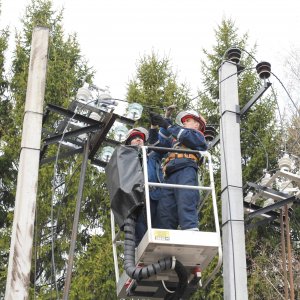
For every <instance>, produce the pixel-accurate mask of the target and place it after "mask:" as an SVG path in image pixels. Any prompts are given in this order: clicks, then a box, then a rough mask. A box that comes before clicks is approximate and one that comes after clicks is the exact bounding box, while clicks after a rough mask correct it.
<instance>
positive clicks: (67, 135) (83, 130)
mask: <svg viewBox="0 0 300 300" xmlns="http://www.w3.org/2000/svg"><path fill="white" fill-rule="evenodd" d="M101 127H102V124H100V123H99V122H98V124H94V125H90V126H87V127H82V128H79V129H75V130H72V131H68V132H65V133H62V134H58V135H54V136H52V137H49V138H46V139H44V145H50V144H55V143H57V142H59V141H62V138H64V139H63V140H65V139H69V138H70V137H75V136H79V135H81V134H84V133H87V132H92V131H96V130H98V129H100V128H101ZM69 141H71V140H69ZM75 144H76V143H75Z"/></svg>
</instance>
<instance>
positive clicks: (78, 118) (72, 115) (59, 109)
mask: <svg viewBox="0 0 300 300" xmlns="http://www.w3.org/2000/svg"><path fill="white" fill-rule="evenodd" d="M47 109H48V110H51V111H53V112H56V113H59V114H61V115H64V116H66V117H68V118H70V119H74V120H76V121H79V122H83V123H87V124H90V125H95V124H99V121H97V120H94V119H91V118H89V117H86V116H83V115H81V114H78V113H74V111H71V110H68V109H65V108H63V107H60V106H57V105H54V104H48V105H47Z"/></svg>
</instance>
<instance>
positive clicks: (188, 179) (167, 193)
mask: <svg viewBox="0 0 300 300" xmlns="http://www.w3.org/2000/svg"><path fill="white" fill-rule="evenodd" d="M165 183H170V184H181V185H194V186H197V185H198V177H197V170H196V169H195V168H194V167H191V166H188V167H185V168H182V169H179V170H177V171H175V172H173V173H171V174H169V175H168V176H167V177H166V178H165ZM199 201H200V195H199V190H191V189H182V188H181V189H178V188H163V189H162V198H161V199H160V201H159V204H158V208H157V213H158V216H159V217H158V226H159V228H164V229H177V227H178V225H180V228H181V229H183V230H184V229H191V228H198V211H197V207H198V205H199Z"/></svg>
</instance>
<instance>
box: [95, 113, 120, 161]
mask: <svg viewBox="0 0 300 300" xmlns="http://www.w3.org/2000/svg"><path fill="white" fill-rule="evenodd" d="M117 117H118V116H117V115H116V114H114V113H108V114H107V115H106V116H105V118H104V120H103V123H104V126H103V127H102V128H101V130H99V131H98V132H96V133H95V134H94V136H93V137H92V138H91V145H90V151H89V159H91V158H93V157H94V155H95V154H96V152H97V150H98V149H99V147H100V145H101V144H102V143H103V141H104V140H105V137H106V135H107V133H108V131H109V130H110V128H111V127H112V126H113V124H114V122H115V121H116V119H117Z"/></svg>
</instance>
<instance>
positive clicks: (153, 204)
mask: <svg viewBox="0 0 300 300" xmlns="http://www.w3.org/2000/svg"><path fill="white" fill-rule="evenodd" d="M157 205H158V201H157V200H151V199H150V210H151V226H152V228H155V227H157V224H156V223H157V222H156V218H157V216H156V212H157ZM146 231H147V215H146V208H145V207H143V210H142V211H141V213H140V214H139V216H138V218H137V221H136V225H135V239H136V240H135V244H136V246H137V245H138V244H139V243H140V241H141V240H142V238H143V236H144V235H145V233H146Z"/></svg>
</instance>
